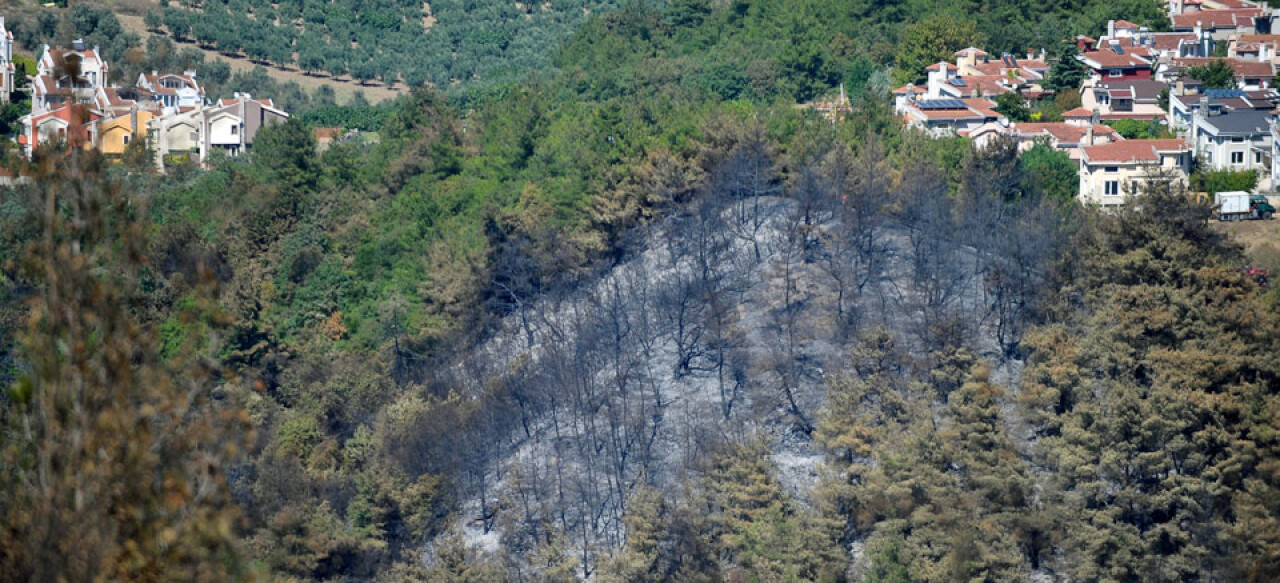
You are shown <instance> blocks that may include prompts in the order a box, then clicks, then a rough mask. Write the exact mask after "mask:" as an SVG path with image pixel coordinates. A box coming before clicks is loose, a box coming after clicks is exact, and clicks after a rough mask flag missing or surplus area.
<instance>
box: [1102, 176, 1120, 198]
mask: <svg viewBox="0 0 1280 583" xmlns="http://www.w3.org/2000/svg"><path fill="white" fill-rule="evenodd" d="M1102 194H1105V195H1108V196H1115V195H1117V194H1120V181H1119V180H1108V181H1106V182H1103V183H1102Z"/></svg>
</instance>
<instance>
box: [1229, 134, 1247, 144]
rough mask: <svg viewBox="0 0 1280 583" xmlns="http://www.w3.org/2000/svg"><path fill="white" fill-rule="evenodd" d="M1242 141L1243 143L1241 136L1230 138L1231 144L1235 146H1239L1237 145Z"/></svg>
mask: <svg viewBox="0 0 1280 583" xmlns="http://www.w3.org/2000/svg"><path fill="white" fill-rule="evenodd" d="M1243 141H1244V137H1243V136H1235V137H1232V138H1231V142H1232V143H1235V144H1239V143H1241V142H1243Z"/></svg>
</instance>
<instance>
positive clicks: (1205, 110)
mask: <svg viewBox="0 0 1280 583" xmlns="http://www.w3.org/2000/svg"><path fill="white" fill-rule="evenodd" d="M1196 114H1197V115H1199V116H1200V117H1209V96H1208V95H1201V96H1200V109H1197V110H1196Z"/></svg>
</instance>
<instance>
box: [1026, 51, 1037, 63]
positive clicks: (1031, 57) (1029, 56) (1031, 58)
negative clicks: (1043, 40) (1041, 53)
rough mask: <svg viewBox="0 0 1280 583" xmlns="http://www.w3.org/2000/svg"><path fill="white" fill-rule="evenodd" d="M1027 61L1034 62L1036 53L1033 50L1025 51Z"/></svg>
mask: <svg viewBox="0 0 1280 583" xmlns="http://www.w3.org/2000/svg"><path fill="white" fill-rule="evenodd" d="M1027 60H1028V61H1034V60H1036V51H1035V49H1027Z"/></svg>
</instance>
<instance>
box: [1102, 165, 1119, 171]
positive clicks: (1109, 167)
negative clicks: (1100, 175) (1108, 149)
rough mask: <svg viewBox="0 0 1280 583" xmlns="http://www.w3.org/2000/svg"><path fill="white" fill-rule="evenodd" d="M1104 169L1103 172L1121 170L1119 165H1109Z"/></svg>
mask: <svg viewBox="0 0 1280 583" xmlns="http://www.w3.org/2000/svg"><path fill="white" fill-rule="evenodd" d="M1102 171H1103V172H1119V171H1120V168H1119V167H1117V166H1107V167H1105V168H1103V169H1102Z"/></svg>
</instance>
